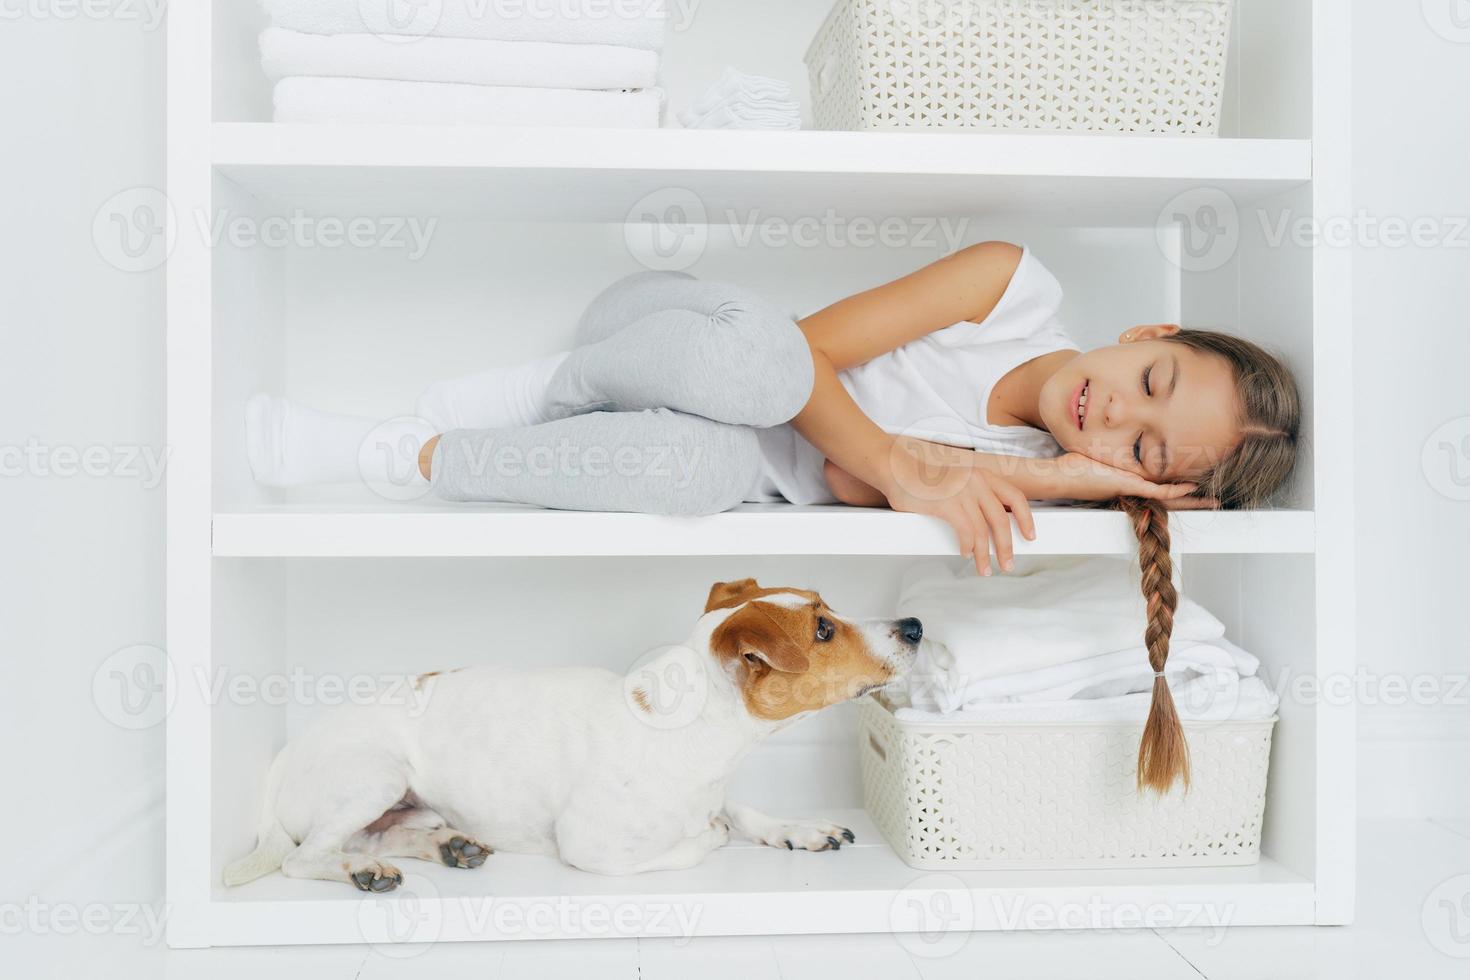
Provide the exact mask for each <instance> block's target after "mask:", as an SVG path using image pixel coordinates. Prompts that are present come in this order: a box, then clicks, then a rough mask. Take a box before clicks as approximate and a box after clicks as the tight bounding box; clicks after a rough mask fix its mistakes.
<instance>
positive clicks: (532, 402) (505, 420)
mask: <svg viewBox="0 0 1470 980" xmlns="http://www.w3.org/2000/svg"><path fill="white" fill-rule="evenodd" d="M567 353H568V352H567V351H561V352H559V353H556V354H551V355H549V356H547V357H541V358H537V359H536V360H534V361H529V362H527V363H525V364H515V365H511V366H509V367H497V368H491V369H490V370H488V371H481V372H479V373H478V374H471V375H467V376H465V377H462V378H451V379H449V380H448V381H440V382H437V383H435V384H432V385H430V386H429V387H428V388H427V389H425V391H424V393H423V394H422V395H420V396H419V400H418V401H417V402H416V403H415V404H414V413H415V414H416V415H418V416H419V417H420V418H423V419H427V420H428V421H429V422H430V423H432V424H433V425H434V426H435V428H437V429H438V431H440V432H449V431H451V430H453V429H508V428H511V427H512V426H520V425H538V424H540V423H542V422H545V421H546V416H545V414H543V412H544V405H545V395H546V386H547V385H548V384H550V382H551V376H552V375H553V374H555V373H556V369H557V368H559V367H561V365H562V362H563V361H565V360H566V359H567Z"/></svg>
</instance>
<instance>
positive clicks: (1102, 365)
mask: <svg viewBox="0 0 1470 980" xmlns="http://www.w3.org/2000/svg"><path fill="white" fill-rule="evenodd" d="M1178 332H1179V328H1178V327H1177V326H1175V325H1173V324H1155V325H1153V326H1145V327H1134V328H1132V329H1131V330H1127V331H1124V333H1123V335H1122V336H1121V337H1119V338H1118V343H1117V344H1116V345H1114V346H1112V347H1101V348H1098V349H1097V350H1093V351H1088V352H1087V353H1085V354H1081V355H1078V356H1077V357H1075V358H1073V359H1072V360H1070V361H1068V362H1067V363H1066V364H1065V365H1063V366H1062V368H1061V369H1060V370H1059V371H1057V372H1056V374H1054V375H1052V376H1051V378H1049V379H1048V380H1047V382H1046V384H1045V385H1043V386H1042V389H1041V405H1040V408H1041V418H1042V421H1043V422H1045V423H1046V427H1047V429H1049V430H1050V431H1051V434H1052V436H1053V438H1055V439H1056V440H1057V442H1058V443H1059V444H1060V445H1061V447H1062V449H1063V450H1065V451H1067V452H1075V453H1082V454H1083V455H1086V456H1090V457H1092V458H1093V459H1095V460H1098V461H1099V462H1102V463H1107V464H1109V465H1110V466H1116V467H1119V468H1121V469H1126V470H1129V471H1131V472H1134V473H1138V474H1141V475H1142V476H1144V477H1147V478H1148V479H1150V480H1152V481H1154V482H1155V483H1190V482H1194V481H1196V480H1198V479H1200V478H1201V477H1202V476H1204V475H1205V474H1206V473H1207V472H1209V470H1210V469H1211V468H1213V467H1214V466H1215V465H1216V464H1217V463H1218V462H1219V461H1220V460H1221V459H1223V458H1224V457H1225V456H1226V455H1227V454H1228V453H1229V452H1230V451H1231V450H1232V449H1233V448H1234V447H1235V444H1236V443H1237V442H1238V441H1239V439H1240V426H1239V424H1238V423H1237V421H1236V420H1237V419H1238V418H1239V414H1240V409H1239V398H1238V397H1237V395H1236V384H1235V378H1234V375H1233V373H1232V371H1231V369H1230V365H1229V364H1227V363H1226V362H1225V360H1224V359H1223V358H1220V357H1216V356H1215V355H1213V354H1209V353H1204V352H1200V351H1195V350H1192V349H1191V348H1188V347H1185V346H1184V345H1183V344H1174V343H1169V342H1167V341H1164V340H1160V339H1159V338H1161V337H1167V336H1169V335H1171V334H1175V333H1178Z"/></svg>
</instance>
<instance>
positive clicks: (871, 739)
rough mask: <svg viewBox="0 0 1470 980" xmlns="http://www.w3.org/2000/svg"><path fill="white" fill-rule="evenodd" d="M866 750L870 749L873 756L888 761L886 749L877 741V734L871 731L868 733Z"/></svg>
mask: <svg viewBox="0 0 1470 980" xmlns="http://www.w3.org/2000/svg"><path fill="white" fill-rule="evenodd" d="M868 748H870V749H872V750H873V754H874V755H876V756H877V757H878V758H879V759H881V760H882V761H884V762H887V761H888V749H887V748H885V747H884V745H883V743H882V742H881V741H879V739H878V736H877V734H876V733H874V732H871V731H870V732H868Z"/></svg>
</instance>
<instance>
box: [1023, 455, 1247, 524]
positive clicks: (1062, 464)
mask: <svg viewBox="0 0 1470 980" xmlns="http://www.w3.org/2000/svg"><path fill="white" fill-rule="evenodd" d="M1039 462H1042V463H1044V465H1045V469H1046V471H1047V475H1046V477H1045V479H1044V484H1045V487H1046V490H1045V495H1046V496H1047V497H1048V498H1051V497H1057V498H1066V499H1068V500H1111V499H1113V498H1114V497H1143V498H1145V499H1148V500H1161V501H1163V502H1164V505H1165V506H1166V507H1168V508H1169V509H1170V510H1208V509H1213V508H1215V507H1217V506H1218V504H1217V503H1216V502H1215V501H1214V500H1211V499H1209V498H1207V497H1193V496H1190V495H1191V494H1193V493H1194V492H1195V491H1196V490H1197V489H1198V487H1197V486H1196V485H1195V484H1193V483H1154V482H1153V481H1151V480H1149V479H1148V478H1147V477H1143V476H1140V475H1138V474H1137V473H1133V472H1130V471H1129V470H1124V469H1119V468H1118V467H1116V466H1109V465H1108V464H1107V463H1102V462H1099V461H1097V460H1095V459H1093V458H1092V457H1091V456H1085V455H1083V454H1082V453H1067V454H1065V455H1062V456H1058V457H1056V458H1055V459H1050V460H1044V461H1039Z"/></svg>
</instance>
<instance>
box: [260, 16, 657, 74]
mask: <svg viewBox="0 0 1470 980" xmlns="http://www.w3.org/2000/svg"><path fill="white" fill-rule="evenodd" d="M260 61H261V65H262V66H263V67H264V68H265V73H266V75H267V76H268V77H269V78H270V79H271V81H273V82H275V81H280V80H281V79H282V78H288V77H290V76H292V75H326V76H335V77H339V78H382V79H393V80H397V81H412V82H457V83H462V84H467V85H512V86H523V87H530V88H571V89H625V88H653V87H654V86H655V85H657V84H658V53H657V52H655V51H649V50H646V49H644V48H627V47H619V46H617V45H611V44H553V43H550V42H544V41H480V40H472V39H468V38H456V37H425V38H418V39H416V40H413V41H411V42H408V43H405V42H404V41H403V40H402V39H401V38H400V39H394V38H386V37H380V36H378V35H376V34H303V33H301V32H300V31H288V30H286V29H284V28H281V27H270V28H267V29H266V30H265V31H264V32H263V33H262V34H261V35H260Z"/></svg>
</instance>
